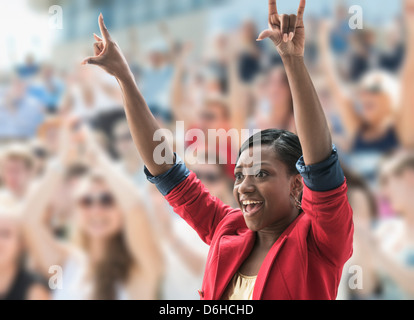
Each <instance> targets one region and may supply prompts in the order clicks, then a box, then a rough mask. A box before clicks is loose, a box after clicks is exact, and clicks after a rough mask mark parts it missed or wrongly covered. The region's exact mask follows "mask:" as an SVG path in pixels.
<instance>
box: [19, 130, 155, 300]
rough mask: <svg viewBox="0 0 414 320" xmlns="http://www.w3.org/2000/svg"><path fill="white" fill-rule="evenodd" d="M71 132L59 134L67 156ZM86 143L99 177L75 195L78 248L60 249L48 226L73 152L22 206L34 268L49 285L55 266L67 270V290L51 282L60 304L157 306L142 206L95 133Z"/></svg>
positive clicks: (60, 160) (50, 169)
mask: <svg viewBox="0 0 414 320" xmlns="http://www.w3.org/2000/svg"><path fill="white" fill-rule="evenodd" d="M68 127H69V125H68V124H66V128H64V129H63V131H62V132H63V134H62V138H63V140H62V141H61V144H60V145H61V146H63V148H64V149H68V146H71V145H73V143H71V141H70V140H69V138H70V133H69V132H70V131H69V129H68ZM86 137H87V139H86V140H87V142H86V149H87V150H88V152H87V154H88V159H89V161H90V166H91V167H92V168H94V170H96V171H97V173H92V174H89V175H88V176H87V177H86V178H85V179H84V181H83V182H80V185H79V186H77V188H76V195H75V196H74V202H73V205H74V213H75V215H74V221H73V229H74V230H75V237H74V241H73V242H71V243H61V242H59V241H58V240H57V239H56V238H55V237H54V235H53V233H52V230H51V228H50V226H48V225H47V221H46V220H47V212H48V210H47V209H48V205H49V204H50V201H51V195H52V194H53V193H52V192H51V190H54V189H56V188H57V186H58V185H59V183H60V181H61V180H62V178H63V172H64V170H63V169H64V165H65V163H67V162H68V160H67V159H68V154H70V152H69V151H68V150H62V151H61V153H60V156H59V158H58V159H56V162H54V163H52V164H50V165H49V167H48V169H47V171H46V173H45V175H44V177H43V178H42V180H41V181H40V182H39V183H38V184H37V185H36V186H33V189H32V190H31V192H30V193H29V196H28V199H27V201H26V202H25V204H24V208H23V214H24V218H25V221H26V228H25V234H26V237H27V240H28V244H29V249H30V253H31V255H32V257H33V260H34V262H35V264H36V267H37V268H38V269H39V270H40V271H41V272H42V273H43V274H44V275H46V276H47V277H49V278H50V277H51V276H52V275H53V274H54V273H55V272H56V270H59V268H56V266H58V267H61V268H62V272H63V274H62V275H61V276H62V278H61V281H62V282H63V283H57V282H54V284H55V285H56V287H57V288H58V289H56V290H55V291H54V298H55V299H65V300H84V299H98V300H111V299H134V300H135V299H137V300H138V299H139V300H151V299H156V298H157V296H158V288H159V285H160V281H161V276H162V272H163V271H162V265H163V263H162V261H161V254H160V251H159V248H158V245H157V241H156V239H155V237H154V235H153V233H152V228H151V225H150V223H149V220H148V219H147V214H146V212H145V206H143V205H142V202H141V203H140V201H139V200H137V199H139V196H138V195H137V193H136V189H135V188H134V186H133V184H132V183H131V182H130V181H129V180H128V179H127V178H126V177H125V176H124V175H122V174H121V173H120V172H117V171H116V169H115V167H114V165H113V164H112V163H111V162H110V161H109V160H108V159H107V158H106V156H105V155H104V154H103V152H102V151H101V150H99V148H98V147H97V146H96V144H95V143H94V142H93V141H92V139H91V135H90V133H87V134H86ZM99 172H101V173H99ZM51 267H52V269H51ZM51 271H52V274H50V272H51ZM57 281H59V279H57ZM59 288H60V289H59Z"/></svg>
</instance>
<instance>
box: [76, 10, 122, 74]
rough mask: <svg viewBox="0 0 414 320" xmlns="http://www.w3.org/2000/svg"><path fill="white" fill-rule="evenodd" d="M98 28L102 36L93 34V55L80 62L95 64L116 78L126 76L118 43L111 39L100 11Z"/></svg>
mask: <svg viewBox="0 0 414 320" xmlns="http://www.w3.org/2000/svg"><path fill="white" fill-rule="evenodd" d="M99 28H100V30H101V36H102V37H99V36H97V35H96V34H94V35H93V36H94V38H95V41H96V42H95V43H94V45H93V49H94V56H93V57H88V58H86V59H84V60H83V62H82V64H83V65H85V64H94V65H97V66H99V67H101V68H102V69H104V70H105V71H106V72H108V73H109V74H111V75H113V76H115V77H116V78H118V79H121V78H123V77H125V76H127V75H128V74H129V72H130V69H129V66H128V63H127V61H126V59H125V57H124V55H123V53H122V51H121V49H120V48H119V46H118V44H117V43H116V42H115V41H114V40H112V38H111V35H110V34H109V31H108V29H107V28H106V26H105V23H104V19H103V16H102V13H101V14H100V15H99Z"/></svg>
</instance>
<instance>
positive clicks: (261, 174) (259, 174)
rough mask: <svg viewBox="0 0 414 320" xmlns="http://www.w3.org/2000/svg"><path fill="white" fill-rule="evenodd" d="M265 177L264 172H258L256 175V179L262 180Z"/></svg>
mask: <svg viewBox="0 0 414 320" xmlns="http://www.w3.org/2000/svg"><path fill="white" fill-rule="evenodd" d="M266 176H267V173H266V172H264V171H260V172H259V173H258V174H257V175H256V178H264V177H266Z"/></svg>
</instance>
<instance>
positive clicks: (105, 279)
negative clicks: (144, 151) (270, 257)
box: [0, 0, 414, 300]
mask: <svg viewBox="0 0 414 320" xmlns="http://www.w3.org/2000/svg"><path fill="white" fill-rule="evenodd" d="M405 5H406V7H405V8H404V10H403V12H402V13H401V15H400V16H398V17H395V19H392V21H391V22H390V23H389V25H388V26H386V27H384V28H378V27H376V26H368V25H365V26H364V29H362V30H351V29H350V28H349V26H348V20H349V14H348V9H347V8H345V7H342V6H338V7H337V9H336V12H335V15H334V16H333V17H331V21H328V20H326V19H323V18H320V17H312V16H308V17H306V19H305V23H306V28H307V42H306V43H307V48H306V57H305V59H306V63H307V66H308V67H309V69H310V72H311V75H312V78H313V80H314V82H315V86H316V89H317V91H318V93H319V96H320V99H321V101H322V105H323V107H324V109H325V112H326V115H327V117H328V120H329V124H330V127H331V130H332V135H333V137H334V143H335V145H336V146H337V147H338V149H339V151H340V155H341V160H342V164H343V167H344V171H345V172H346V177H347V181H348V185H349V199H350V202H351V205H352V207H353V209H354V223H355V237H354V255H353V257H352V258H351V260H350V261H349V262H348V263H347V265H346V266H345V268H344V272H343V281H342V283H341V285H340V290H339V295H338V299H412V298H414V197H413V194H414V151H413V150H414V149H413V148H414V126H413V125H412V122H413V120H414V90H413V89H414V88H413V84H414V1H412V0H407V1H406V2H405ZM259 31H260V30H258V29H257V26H256V25H255V23H254V22H253V21H252V20H244V21H243V22H242V23H241V24H240V25H239V26H238V27H237V28H236V29H231V30H226V31H220V32H215V33H214V34H212V35H211V36H210V37H209V38H208V39H207V40H206V42H205V44H204V47H203V48H201V50H195V48H194V47H193V44H192V43H191V42H186V41H185V39H184V40H183V39H180V40H177V39H178V38H179V37H178V35H174V34H171V32H170V31H169V28H168V25H166V24H163V25H160V27H159V36H158V37H156V39H155V40H154V41H153V42H152V43H151V44H149V45H148V46H147V49H146V53H145V56H146V59H144V60H142V61H140V60H139V59H138V58H137V56H138V55H136V52H135V50H133V49H132V46H131V48H128V46H126V47H124V46H123V47H122V49H123V50H124V52H125V53H126V56H127V57H128V59H129V63H130V66H131V69H132V71H133V73H134V75H135V77H136V81H137V83H138V85H139V88H140V90H141V92H142V94H143V95H144V97H145V98H146V101H147V103H148V105H149V107H150V109H151V110H152V112H153V114H154V115H155V116H156V118H157V119H158V121H159V122H160V123H161V125H162V126H163V127H164V128H166V129H169V130H171V131H172V132H175V130H176V122H177V121H184V126H185V129H186V130H189V129H199V130H201V131H202V132H204V133H206V136H208V130H209V129H216V130H221V131H219V132H220V134H221V135H223V138H224V139H221V138H222V137H220V138H219V139H218V143H217V144H216V150H213V151H214V152H215V153H216V154H219V155H223V154H224V155H226V156H227V160H228V161H219V160H220V159H217V160H218V161H216V164H195V165H189V167H190V169H191V170H192V171H194V172H195V173H196V174H197V176H198V178H199V179H200V180H201V181H202V182H203V183H204V184H205V185H206V187H207V188H208V189H209V190H210V192H211V193H212V194H213V195H214V196H216V197H218V198H220V199H221V200H222V201H223V202H225V203H226V204H228V205H231V206H236V204H235V203H234V200H233V196H232V186H233V179H234V175H233V170H234V163H233V164H232V163H231V161H229V159H231V157H234V155H237V152H238V148H237V147H236V146H233V145H232V144H230V143H225V142H228V140H229V139H226V138H227V132H228V131H229V130H230V129H236V130H239V131H240V130H242V129H249V130H251V131H252V132H253V130H255V129H259V130H264V129H268V128H278V129H286V130H289V131H292V132H295V130H296V129H295V123H294V114H293V105H292V104H293V102H292V97H291V93H290V88H289V83H288V81H287V77H286V74H285V71H284V68H283V66H282V63H281V60H280V57H279V56H278V54H277V52H276V50H275V49H274V47H273V46H272V44H271V43H270V41H269V43H267V42H266V41H264V42H260V43H259V42H256V38H257V35H258V34H259ZM79 62H80V61H79ZM0 78H1V79H2V82H1V84H0V299H22V300H24V299H122V300H127V299H148V300H151V299H173V300H176V299H178V300H180V299H197V298H198V293H197V289H199V288H200V286H201V282H202V277H203V272H204V265H205V261H206V257H207V253H208V247H207V246H206V245H205V244H204V243H202V242H201V240H199V238H198V236H197V234H196V233H195V232H194V231H193V230H191V229H190V227H189V226H187V225H186V224H185V223H184V222H182V221H181V220H180V219H179V218H178V217H176V216H175V215H174V214H173V212H172V209H171V208H170V207H169V206H168V204H167V203H166V202H165V201H164V199H163V197H162V196H161V195H160V194H159V193H158V191H157V190H156V189H155V187H154V186H152V185H151V184H150V183H149V182H147V181H146V177H145V174H144V171H143V167H144V164H143V162H142V160H141V159H140V156H139V154H138V152H137V150H136V148H135V146H134V143H133V140H132V137H131V135H130V132H129V129H128V124H127V121H126V118H125V114H124V111H123V108H122V95H121V91H120V89H119V87H118V84H117V82H116V80H115V79H113V78H111V77H109V76H107V75H105V74H104V73H103V72H101V71H100V70H99V69H98V68H94V67H83V66H80V65H76V66H71V67H70V68H68V69H66V70H60V69H58V68H56V67H55V66H53V65H52V64H49V63H47V62H38V61H36V59H34V58H33V57H31V56H28V57H27V59H26V61H25V63H24V64H22V65H19V66H15V68H14V71H13V72H11V73H8V74H2V75H1V77H0ZM222 129H224V130H222ZM190 141H191V142H190V143H188V142H187V143H186V147H187V148H190V147H194V146H195V145H196V146H199V147H200V144H205V142H204V141H203V142H201V141H198V140H197V139H194V140H191V139H190ZM203 148H204V156H205V157H206V158H207V157H208V155H209V153H211V152H212V150H211V149H209V146H207V145H205V146H204V145H202V146H201V148H199V150H200V149H201V150H203ZM217 151H220V152H217ZM221 163H222V164H221Z"/></svg>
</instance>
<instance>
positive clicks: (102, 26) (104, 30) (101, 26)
mask: <svg viewBox="0 0 414 320" xmlns="http://www.w3.org/2000/svg"><path fill="white" fill-rule="evenodd" d="M98 21H99V29H101V34H102V37H103V39H104V40H105V41H109V40H111V35H110V34H109V31H108V29H107V28H106V25H105V22H104V18H103V15H102V13H101V14H100V15H99V19H98Z"/></svg>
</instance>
